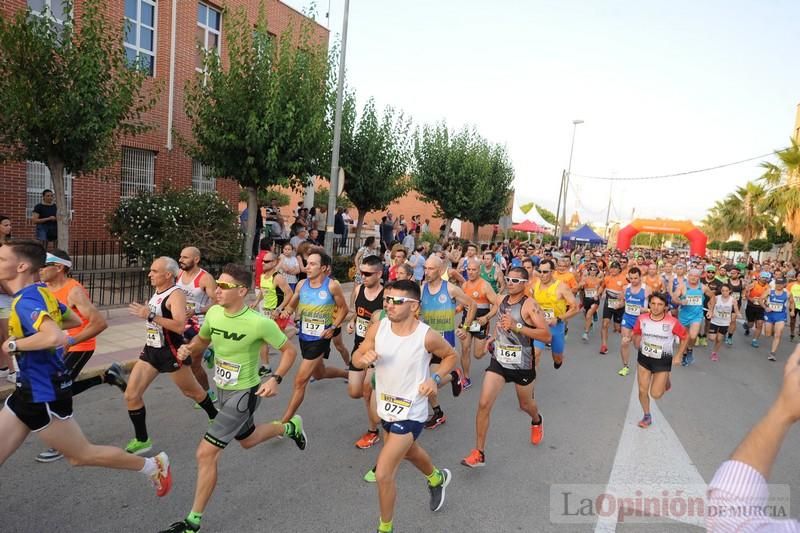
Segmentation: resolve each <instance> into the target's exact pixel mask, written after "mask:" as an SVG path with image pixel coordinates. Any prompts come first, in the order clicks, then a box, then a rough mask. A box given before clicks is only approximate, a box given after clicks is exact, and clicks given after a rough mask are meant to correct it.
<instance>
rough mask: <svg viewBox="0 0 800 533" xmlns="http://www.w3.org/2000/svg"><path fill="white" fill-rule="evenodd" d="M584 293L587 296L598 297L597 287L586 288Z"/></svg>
mask: <svg viewBox="0 0 800 533" xmlns="http://www.w3.org/2000/svg"><path fill="white" fill-rule="evenodd" d="M583 294H584V295H585V296H586V297H587V298H594V297H596V296H597V289H585V290H584V291H583Z"/></svg>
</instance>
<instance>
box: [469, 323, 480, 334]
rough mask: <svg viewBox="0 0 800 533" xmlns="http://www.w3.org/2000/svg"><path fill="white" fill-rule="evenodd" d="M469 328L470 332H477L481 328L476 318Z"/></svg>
mask: <svg viewBox="0 0 800 533" xmlns="http://www.w3.org/2000/svg"><path fill="white" fill-rule="evenodd" d="M469 330H470V332H472V333H477V332H479V331H480V330H481V325H480V324H479V323H478V321H477V320H473V321H472V324H470V325H469Z"/></svg>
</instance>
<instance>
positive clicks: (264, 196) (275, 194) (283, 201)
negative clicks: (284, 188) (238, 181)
mask: <svg viewBox="0 0 800 533" xmlns="http://www.w3.org/2000/svg"><path fill="white" fill-rule="evenodd" d="M249 197H250V196H249V193H248V192H247V190H245V189H241V190H240V191H239V201H240V202H246V201H247V199H248V198H249ZM273 199H274V200H278V206H279V207H286V206H287V205H289V201H290V199H289V195H288V194H284V193H282V192H281V191H279V190H278V189H274V188H268V189H263V188H262V189H259V190H258V205H270V204H271V203H272V200H273Z"/></svg>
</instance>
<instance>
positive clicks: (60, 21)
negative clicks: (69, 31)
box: [25, 0, 74, 36]
mask: <svg viewBox="0 0 800 533" xmlns="http://www.w3.org/2000/svg"><path fill="white" fill-rule="evenodd" d="M42 1H43V2H44V5H45V7H46V8H47V17H49V18H50V19H52V20H53V22H55V23H56V26H58V27H59V32H58V34H59V36H60V35H61V30H63V28H64V25H65V24H69V23H70V22H72V21H71V19H65V18H58V17H56V16H55V15H53V2H61V1H62V0H42ZM25 5H27V6H28V9H30V10H31V14H32V15H34V16H37V17H43V16H45V14H44V12H43V11H37V10H36V9H33V8H32V7H31V6H30V4H29V3H28V0H26V2H25ZM73 9H74V6H73Z"/></svg>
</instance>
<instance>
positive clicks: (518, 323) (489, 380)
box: [461, 267, 552, 468]
mask: <svg viewBox="0 0 800 533" xmlns="http://www.w3.org/2000/svg"><path fill="white" fill-rule="evenodd" d="M507 281H508V295H507V296H503V297H500V298H498V299H497V301H496V303H495V304H493V305H492V311H494V312H495V313H497V314H498V315H499V317H500V318H499V320H498V322H497V325H496V326H495V335H494V336H495V343H494V347H495V348H494V351H493V352H492V356H491V361H490V362H489V367H488V368H487V369H486V374H485V376H484V378H483V386H482V388H481V397H480V401H479V402H478V413H477V415H476V416H475V448H474V449H473V450H472V452H471V453H470V454H469V455H468V456H467V457H465V458H464V459H462V460H461V464H463V465H464V466H468V467H470V468H475V467H480V466H484V465H485V464H486V453H485V451H486V435H487V434H488V432H489V419H490V416H491V413H492V407H494V403H495V401H496V400H497V396H498V395H499V394H500V391H502V390H503V385H505V384H506V383H510V382H513V383H514V389H515V391H516V393H517V401H518V402H519V408H520V409H522V410H523V411H525V413H527V414H528V415H530V417H531V443H532V444H534V445H539V444H540V443H541V442H542V438H543V437H544V424H543V423H542V415H541V413H539V406H538V405H537V403H536V400H535V399H534V390H533V384H534V381H535V380H536V368H535V367H534V357H533V353H532V350H531V346H532V343H531V341H533V340H538V341H541V342H550V340H551V338H552V334H551V333H550V327H549V325H548V323H547V321H546V320H545V318H544V313H542V310H541V308H539V305H538V304H537V303H536V302H535V301H534V299H533V298H529V297H528V296H527V295H526V294H525V285H526V282H527V281H528V273H527V272H526V271H525V270H524V269H522V268H520V267H513V268H511V269H510V270H509V272H508V278H507Z"/></svg>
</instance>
